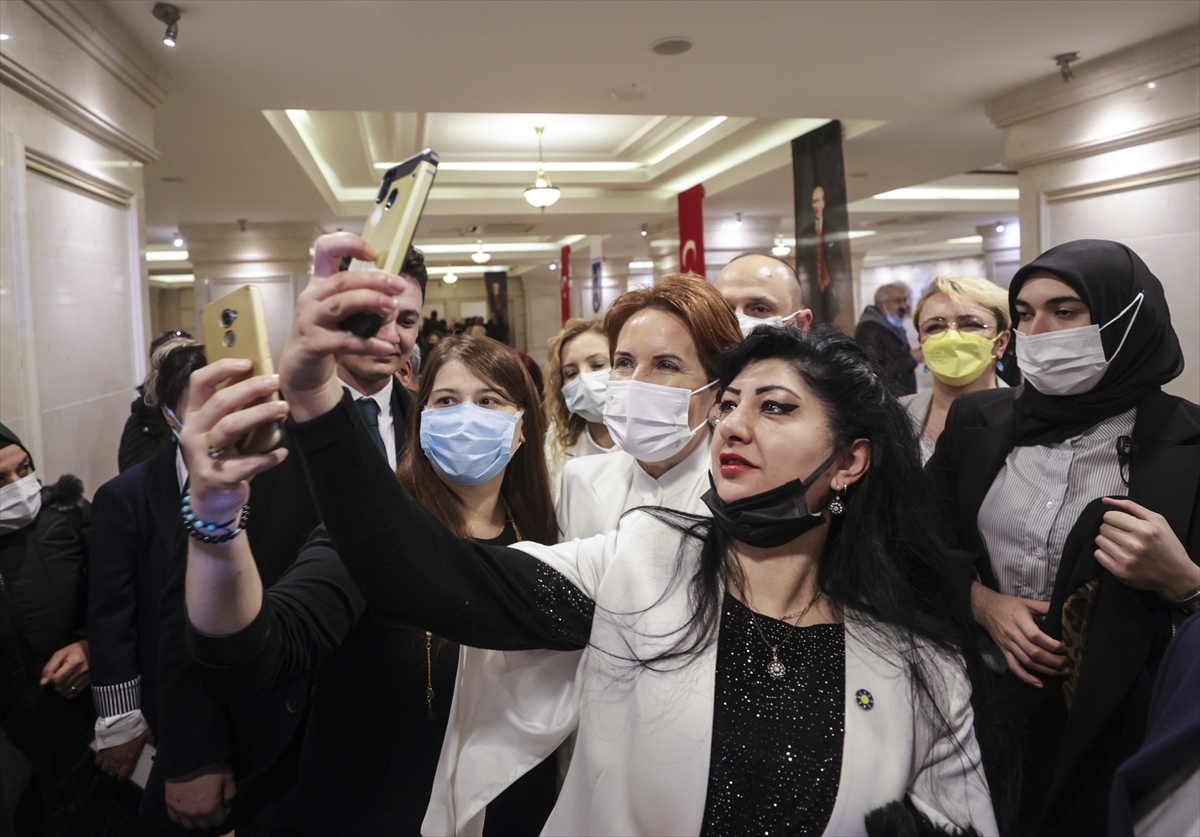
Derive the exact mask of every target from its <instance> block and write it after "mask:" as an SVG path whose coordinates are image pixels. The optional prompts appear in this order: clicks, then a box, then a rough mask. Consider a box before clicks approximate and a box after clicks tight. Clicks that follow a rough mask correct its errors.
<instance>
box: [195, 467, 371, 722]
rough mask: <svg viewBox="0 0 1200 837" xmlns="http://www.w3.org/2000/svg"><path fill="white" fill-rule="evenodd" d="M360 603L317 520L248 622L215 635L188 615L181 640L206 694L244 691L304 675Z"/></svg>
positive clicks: (337, 639) (341, 634) (357, 615)
mask: <svg viewBox="0 0 1200 837" xmlns="http://www.w3.org/2000/svg"><path fill="white" fill-rule="evenodd" d="M376 455H377V456H378V454H376ZM365 610H366V603H365V602H364V600H363V597H362V594H361V593H359V592H358V588H357V587H356V586H355V584H354V582H353V581H352V580H351V578H350V575H349V573H347V572H346V568H345V566H344V565H343V564H342V561H341V559H340V558H338V554H337V553H336V552H334V550H333V547H332V545H331V544H330V543H329V538H328V536H327V535H326V534H325V531H324V529H323V528H321V529H318V530H317V531H316V532H314V533H313V535H312V538H310V539H309V542H308V543H307V544H306V545H305V547H304V549H303V550H301V552H300V556H299V557H298V558H297V559H296V561H295V563H293V564H292V566H291V567H289V568H288V570H287V571H286V572H285V573H284V574H283V576H282V577H281V578H280V579H279V581H277V582H276V583H275V584H273V585H272V586H271V587H270V588H268V589H267V590H266V591H265V593H264V595H263V606H262V609H261V610H259V612H258V616H256V617H255V619H254V621H253V622H251V623H250V624H249V625H247V626H246V627H245V628H243V629H242V630H241V631H239V632H238V633H236V634H231V635H229V636H220V637H216V636H207V635H205V634H202V633H200V632H199V631H197V630H196V629H195V628H194V627H192V625H191V623H190V622H189V623H188V626H187V636H186V641H187V645H188V648H189V650H190V651H191V656H192V657H193V658H194V659H195V660H196V661H197V662H198V664H199V669H200V678H201V681H202V682H203V684H204V688H205V690H206V691H207V692H208V693H209V694H210V695H212V696H214V697H226V698H234V697H244V696H247V695H251V694H257V693H260V692H263V691H267V690H269V689H273V688H277V687H279V686H280V685H282V684H285V683H288V682H290V681H292V680H295V679H297V678H300V677H306V676H311V675H312V674H313V673H314V672H315V671H316V670H317V667H318V666H319V665H320V663H321V661H322V660H323V659H325V657H326V656H328V655H329V653H330V652H331V651H333V650H334V649H335V648H337V647H338V646H339V645H341V643H342V640H343V639H344V638H345V636H346V634H347V633H348V632H349V631H350V629H351V628H352V627H353V626H354V624H355V623H356V622H358V620H359V619H361V618H362V615H363V612H364V611H365Z"/></svg>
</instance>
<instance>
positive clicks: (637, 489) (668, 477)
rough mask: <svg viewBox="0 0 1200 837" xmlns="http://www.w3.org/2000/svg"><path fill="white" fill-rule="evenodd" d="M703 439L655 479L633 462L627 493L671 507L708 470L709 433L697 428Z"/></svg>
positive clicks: (710, 441)
mask: <svg viewBox="0 0 1200 837" xmlns="http://www.w3.org/2000/svg"><path fill="white" fill-rule="evenodd" d="M698 435H703V436H704V440H703V441H702V442H701V443H700V444H699V445H697V446H696V449H695V450H694V451H692V452H691V453H689V454H688V455H687V458H686V459H684V460H683V461H682V462H680V463H679V464H678V465H676V466H675V467H674V468H672V469H671V470H669V471H667V472H666V473H665V474H663V475H662V476H661V477H659V478H658V479H655V478H654V477H652V476H650V475H649V474H647V473H646V471H645V469H644V468H642V466H641V465H639V464H638V463H637V462H634V463H633V484H632V485H631V486H630V493H632V494H637V495H639V496H641V497H642V498H646V499H650V498H654V499H656V500H657V502H656V503H655V504H656V505H661V506H664V507H666V508H673V505H672V503H673V501H674V500H676V499H677V498H679V497H681V496H682V495H684V494H686V493H687V492H688V491H689V490H690V489H691V488H692V487H693V486H694V485H695V484H696V481H697V480H703V479H704V478H705V476H706V475H707V474H708V470H709V456H710V454H711V452H712V450H711V449H712V434H711V433H710V431H709V430H708V428H707V427H706V428H703V429H701V430H700V432H699V434H698Z"/></svg>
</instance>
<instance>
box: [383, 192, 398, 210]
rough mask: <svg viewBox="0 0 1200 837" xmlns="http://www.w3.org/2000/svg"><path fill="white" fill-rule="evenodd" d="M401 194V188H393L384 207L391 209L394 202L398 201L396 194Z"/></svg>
mask: <svg viewBox="0 0 1200 837" xmlns="http://www.w3.org/2000/svg"><path fill="white" fill-rule="evenodd" d="M399 194H400V192H399V190H397V189H393V190H392V193H391V194H390V195H388V199H387V203H385V204H384V205H383V208H384V209H391V208H392V204H394V203H395V202H396V196H397V195H399Z"/></svg>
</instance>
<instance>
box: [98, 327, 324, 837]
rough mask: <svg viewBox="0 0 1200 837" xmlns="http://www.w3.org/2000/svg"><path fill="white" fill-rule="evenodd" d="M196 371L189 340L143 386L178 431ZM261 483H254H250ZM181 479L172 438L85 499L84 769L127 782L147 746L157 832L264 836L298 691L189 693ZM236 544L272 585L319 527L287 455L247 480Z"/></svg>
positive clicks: (147, 797) (148, 812) (199, 357)
mask: <svg viewBox="0 0 1200 837" xmlns="http://www.w3.org/2000/svg"><path fill="white" fill-rule="evenodd" d="M204 362H205V357H204V349H203V347H201V346H199V345H198V344H196V343H195V342H194V341H181V342H180V345H178V346H176V347H173V348H171V349H170V350H167V351H165V352H164V354H163V355H162V356H161V357H158V356H156V363H161V366H156V369H155V372H154V373H153V374H152V376H151V379H150V381H149V386H148V389H149V390H150V391H151V394H152V396H153V398H154V401H155V404H156V408H157V409H159V410H161V412H162V414H163V416H164V419H165V421H166V424H167V426H168V427H170V428H171V429H172V430H175V431H178V429H179V427H180V424H179V418H180V417H181V416H183V415H184V414H185V412H186V402H187V390H186V388H187V385H188V377H189V375H190V373H191V371H192V370H193V369H195V368H199V367H200V366H203V365H204ZM263 478H265V479H263ZM186 481H187V471H186V469H185V468H184V467H183V465H182V460H181V459H180V458H179V456H178V453H177V444H176V443H175V442H174V441H172V442H170V443H169V444H168V445H167V447H166V448H164V449H163V450H162V451H160V452H159V453H158V454H156V455H155V456H154V457H153V458H151V459H150V460H148V461H146V462H143V463H141V464H139V465H136V466H134V467H133V468H131V469H129V470H128V471H126V472H125V473H123V474H121V475H119V476H118V477H116V478H114V479H112V480H110V481H109V482H107V483H105V484H104V485H103V486H101V488H100V489H99V490H98V491H97V492H96V497H95V504H94V519H95V526H94V529H93V539H92V562H91V567H90V572H89V577H88V587H89V608H88V637H89V640H90V643H91V649H92V671H93V679H92V686H93V689H92V693H93V700H94V701H95V704H96V708H97V713H98V715H99V716H100V718H99V720H98V721H97V724H96V737H97V745H98V748H99V752H98V754H97V759H96V760H97V762H98V763H99V764H100V766H101V769H102V770H104V771H105V772H106V773H107V774H108V775H109V776H110V777H111V778H112V779H116V780H121V781H124V780H127V779H129V778H130V776H131V774H132V773H133V770H134V768H135V766H136V764H137V762H138V758H139V757H140V756H141V754H142V752H143V749H144V747H145V746H146V744H148V743H151V744H154V745H156V746H157V754H156V756H155V760H154V764H153V767H152V769H151V772H150V775H149V777H148V779H147V780H146V785H145V788H146V789H145V792H144V793H143V795H142V803H141V814H142V817H143V818H144V819H145V820H147V821H148V822H149V823H151V824H152V825H154V826H156V827H157V828H159V829H168V830H170V829H173V828H174V826H172V823H173V822H174V823H178V824H179V825H181V826H183V827H184V828H203V827H209V826H214V825H218V824H221V823H224V822H225V821H226V820H227V819H230V817H231V816H232V819H231V820H230V822H229V823H228V824H230V825H236V827H237V829H238V831H239V832H241V833H243V834H250V835H255V834H260V833H266V829H267V828H268V827H269V819H270V805H271V802H272V801H273V800H274V799H276V798H278V797H279V796H281V795H282V794H283V793H284V792H285V791H286V790H287V788H288V786H289V785H290V778H289V777H290V775H294V768H295V763H296V761H297V759H296V757H295V755H294V754H293V755H292V757H291V758H290V759H289V758H288V753H289V748H292V749H294V750H298V747H299V739H300V735H299V731H300V729H301V723H300V721H301V718H302V717H303V716H302V714H301V709H302V708H303V707H304V704H305V700H306V696H307V691H308V683H307V681H306V682H302V683H288V684H283V685H282V686H281V687H280V688H278V689H275V690H273V691H272V692H270V693H267V694H264V695H262V696H261V697H258V698H255V699H254V700H248V701H242V702H238V703H236V704H235V703H231V702H224V701H214V700H212V699H210V698H209V697H208V696H207V695H205V694H204V693H203V691H202V689H200V687H199V679H198V677H197V675H196V672H195V664H194V663H193V662H192V659H191V656H190V655H189V654H188V652H187V648H186V645H185V641H184V626H185V624H186V613H185V609H184V599H183V591H184V570H185V568H186V562H187V549H186V539H185V536H184V533H183V528H182V525H181V522H180V501H181V495H182V493H183V490H184V486H185V484H186ZM254 487H255V488H256V489H259V490H260V494H259V496H258V497H255V498H254V499H253V500H252V501H251V509H250V517H249V521H248V525H247V535H248V537H249V538H250V540H251V542H252V543H254V544H255V546H256V548H257V549H260V550H261V553H259V556H258V561H259V571H260V573H262V575H263V578H264V579H266V578H278V577H279V575H280V574H281V573H282V572H283V570H284V569H286V568H287V567H288V566H290V564H291V563H292V562H293V561H294V560H295V558H296V556H297V555H298V554H299V551H300V547H301V546H302V545H303V544H304V542H305V540H306V539H307V538H308V535H309V533H310V532H311V531H312V530H313V529H314V528H315V527H316V525H317V523H318V517H317V511H316V507H315V505H314V503H313V500H312V497H311V492H310V491H309V489H308V483H307V480H306V478H305V477H304V474H303V471H302V468H301V466H300V463H299V460H298V458H290V459H288V460H285V461H284V463H283V464H282V465H280V467H278V468H275V469H273V470H272V471H269V472H267V473H264V474H261V475H260V477H257V478H255V486H254Z"/></svg>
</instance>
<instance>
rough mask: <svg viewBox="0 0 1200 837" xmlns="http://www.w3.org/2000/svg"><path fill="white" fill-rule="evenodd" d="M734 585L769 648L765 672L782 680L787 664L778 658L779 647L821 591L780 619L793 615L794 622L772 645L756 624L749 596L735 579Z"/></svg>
mask: <svg viewBox="0 0 1200 837" xmlns="http://www.w3.org/2000/svg"><path fill="white" fill-rule="evenodd" d="M734 585H735V586H736V587H737V589H738V592H739V593H741V594H742V599H744V600H745V602H746V609H747V610H748V611H750V621H752V622H753V623H754V627H755V628H757V629H758V635H759V636H760V637H762V641H763V642H764V643H766V646H767V647H768V648H770V649H771V662H769V663H767V674H769V675H771V676H772V677H773V678H775V679H776V680H782V679H783V678H784V676H785V675H786V674H787V666H785V665H784V664H783V660H781V659H779V649H780V648H782V647H783V644H784V643H785V642H787V641H788V640H789V639H791V638H792V634H794V633H795V632H796V628H798V627H800V622H801V621H802V620H803V619H804V617H805V616H807V615H808V612H809V611H810V610H812V606H813V605H815V604H816V603H817V600H818V599H820V598H821V595H822V593H821V591H820V590H817V594H816V595H815V596H813V597H812V601H810V602H809V603H808V604H807V605H805V606H804V609H803V610H801V611H800V612H799V613H789V614H788V615H787V616H784V617H783V619H781V620H780V621H784V622H786V621H787V620H789V619H791V618H792V617H793V616H794V617H795V618H796V623H795V624H793V625H792V626H791V628H790V629H789V630H788V632H787V633H786V634H785V635H784V637H783V639H781V640H780V641H779V644H778V645H772V644H771V641H770V640H769V639H767V635H766V634H765V633H763V629H762V625H760V624H758V617H757V616H756V615H755V613H754V608H753V607H752V606H751V605H750V597H749V596H747V595H746V591H745V590H743V589H742V585H741V584H739V583H738V582H736V581H735V582H734Z"/></svg>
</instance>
